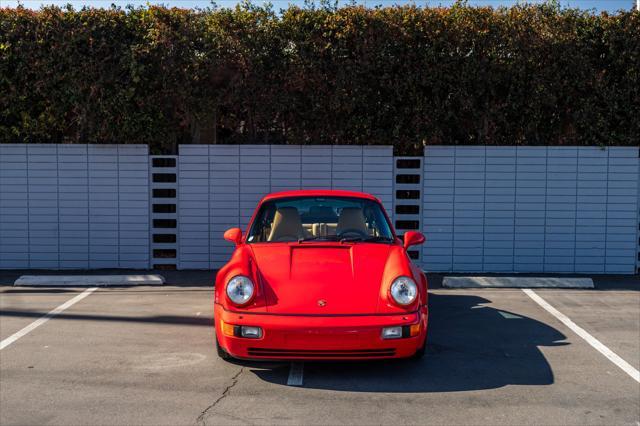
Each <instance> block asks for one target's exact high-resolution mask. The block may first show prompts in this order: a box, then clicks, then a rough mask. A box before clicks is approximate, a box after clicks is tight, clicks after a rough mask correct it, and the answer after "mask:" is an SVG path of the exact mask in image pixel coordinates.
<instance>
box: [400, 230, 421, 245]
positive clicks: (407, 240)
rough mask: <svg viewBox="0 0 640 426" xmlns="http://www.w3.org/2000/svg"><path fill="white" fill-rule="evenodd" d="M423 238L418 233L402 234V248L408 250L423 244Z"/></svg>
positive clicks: (408, 232)
mask: <svg viewBox="0 0 640 426" xmlns="http://www.w3.org/2000/svg"><path fill="white" fill-rule="evenodd" d="M424 241H425V238H424V235H422V233H421V232H418V231H407V232H405V233H404V248H405V249H406V248H408V247H410V246H416V245H418V244H422V243H424Z"/></svg>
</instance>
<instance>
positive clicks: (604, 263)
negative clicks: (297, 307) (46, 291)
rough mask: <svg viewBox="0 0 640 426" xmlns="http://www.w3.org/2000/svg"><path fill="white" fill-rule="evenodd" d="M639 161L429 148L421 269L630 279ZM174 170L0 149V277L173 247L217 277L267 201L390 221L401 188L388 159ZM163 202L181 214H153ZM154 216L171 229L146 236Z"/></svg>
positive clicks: (580, 153) (24, 148)
mask: <svg viewBox="0 0 640 426" xmlns="http://www.w3.org/2000/svg"><path fill="white" fill-rule="evenodd" d="M639 157H640V155H639V152H638V148H622V147H608V148H599V147H482V146H458V147H454V146H429V147H427V148H425V152H424V156H423V157H422V158H420V157H419V159H420V160H421V162H422V176H421V180H420V181H419V182H421V183H420V184H419V185H418V186H417V189H419V190H422V194H420V197H419V198H416V199H417V200H421V201H419V203H421V207H422V209H421V210H420V209H418V210H417V211H420V215H421V216H420V218H421V220H420V221H419V222H420V226H421V227H422V230H423V231H424V233H425V234H426V236H427V242H426V244H425V245H424V246H423V247H422V253H421V254H422V258H421V259H422V260H421V264H422V266H423V267H424V269H426V270H428V271H455V272H518V273H519V272H522V273H525V272H531V273H540V272H549V273H553V272H559V273H623V274H632V273H635V272H636V271H637V268H638V265H640V258H639V257H638V252H639V250H640V248H639V246H640V245H639V237H640V236H639V223H638V221H639V220H640V211H639V206H638V198H639V194H640V188H639V186H640V185H639V179H640V173H639V167H640V163H639V162H640V158H639ZM173 158H176V160H177V162H176V163H175V165H172V166H171V170H172V171H173V173H177V183H175V184H171V185H169V186H171V187H172V188H175V189H173V192H170V193H169V192H167V189H166V188H164V186H166V185H164V186H162V185H161V186H162V188H160V186H158V185H155V186H154V185H152V184H151V182H150V175H152V174H155V173H156V171H154V170H151V169H150V168H149V164H150V159H151V160H152V159H153V158H150V157H149V155H148V147H147V146H145V145H46V144H45V145H26V144H11V145H0V268H5V269H6V268H51V269H85V268H88V269H97V268H149V267H151V266H153V262H152V260H151V256H150V255H151V254H153V253H155V252H156V249H159V248H162V247H165V246H167V247H169V245H170V246H171V248H173V247H176V251H177V253H176V256H175V258H172V259H171V261H172V262H176V261H177V265H176V266H177V267H178V269H207V268H213V269H215V268H218V267H220V266H221V265H223V264H224V263H225V262H226V261H227V260H228V259H229V255H230V254H231V251H232V250H233V247H232V245H231V244H230V243H229V242H227V241H224V240H223V238H222V234H223V233H224V231H225V230H226V229H228V228H230V227H235V226H240V227H242V228H243V229H244V228H246V226H247V224H248V222H249V219H250V217H251V214H252V213H253V210H254V208H255V206H256V204H257V202H258V201H259V199H260V198H261V197H262V196H263V195H265V194H267V193H269V192H273V191H279V190H287V189H301V188H302V189H304V188H306V189H312V188H333V189H351V190H358V191H364V192H369V193H372V194H374V195H376V196H377V197H379V198H380V199H381V200H382V202H383V203H384V205H385V208H386V209H387V211H388V212H389V214H390V215H391V216H393V215H394V196H395V194H394V189H397V188H401V184H398V183H394V157H393V152H392V147H390V146H384V147H381V146H295V145H287V146H278V145H182V146H180V149H179V155H178V156H177V157H173ZM419 170H420V169H419ZM416 182H418V181H416ZM399 185H400V186H399ZM156 186H157V188H156ZM396 186H397V188H396ZM156 189H160V190H161V191H156ZM170 189H171V188H170ZM156 192H157V193H156ZM171 200H173V201H172V203H174V204H175V206H174V209H177V214H174V213H172V211H173V210H172V211H169V212H168V211H165V210H158V211H155V210H153V209H154V204H162V205H163V207H164V205H165V204H167V203H168V202H169V201H171ZM403 211H404V210H403ZM411 211H414V210H411ZM405 213H406V212H405ZM151 215H154V218H156V217H157V218H165V216H166V218H173V217H175V218H176V220H175V224H174V225H172V228H171V229H168V228H167V232H164V231H163V229H164V228H157V229H156V228H153V226H155V224H152V223H151V220H150V216H151ZM166 218H165V219H166ZM396 219H398V218H396ZM399 219H402V217H400V218H399ZM154 223H155V222H154ZM157 225H158V226H165V223H164V222H162V221H161V222H158V223H157ZM173 226H175V227H173ZM154 229H155V231H153V232H152V230H154ZM161 231H162V232H161ZM169 231H170V232H169ZM154 232H155V234H158V235H155V234H154ZM174 233H175V235H174ZM170 234H171V235H170ZM156 239H157V240H158V241H156ZM176 240H177V241H176ZM156 246H157V247H156ZM160 246H162V247H160Z"/></svg>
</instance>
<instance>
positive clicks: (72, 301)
mask: <svg viewBox="0 0 640 426" xmlns="http://www.w3.org/2000/svg"><path fill="white" fill-rule="evenodd" d="M97 289H98V287H91V288H88V289H86V290H85V291H83V292H82V293H80V294H78V295H77V296H76V297H74V298H73V299H69V300H67V301H66V302H64V303H63V304H62V305H60V306H58V307H57V308H55V309H54V310H52V311H50V312H49V313H48V314H46V315H45V316H43V317H41V318H39V319H37V320H35V321H34V322H32V323H31V324H29V325H28V326H26V327H25V328H23V329H22V330H20V331H18V332H17V333H14V334H12V335H11V336H9V337H7V338H6V339H4V340H3V341H1V342H0V351H1V350H3V349H4V348H6V347H7V346H9V345H10V344H12V343H13V342H15V341H16V340H18V339H19V338H21V337H23V336H25V335H27V334H29V333H30V332H31V331H33V330H35V329H36V328H38V327H40V326H41V325H42V324H44V323H45V322H47V321H49V320H50V319H51V318H53V317H54V316H56V315H58V314H59V313H60V312H62V311H64V310H65V309H67V308H68V307H70V306H73V305H74V304H76V303H78V302H79V301H81V300H82V299H84V298H85V297H87V296H88V295H90V294H91V293H93V292H94V291H96V290H97Z"/></svg>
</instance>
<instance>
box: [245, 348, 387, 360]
mask: <svg viewBox="0 0 640 426" xmlns="http://www.w3.org/2000/svg"><path fill="white" fill-rule="evenodd" d="M248 352H249V355H251V356H258V357H264V358H381V357H390V356H394V355H395V354H396V350H395V349H393V348H389V349H335V350H331V349H327V350H314V349H271V348H249V350H248Z"/></svg>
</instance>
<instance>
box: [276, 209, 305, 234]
mask: <svg viewBox="0 0 640 426" xmlns="http://www.w3.org/2000/svg"><path fill="white" fill-rule="evenodd" d="M303 236H304V230H303V229H302V222H301V221H300V214H299V213H298V209H297V208H295V207H282V208H279V209H277V210H276V213H275V215H274V217H273V225H272V226H271V233H270V234H269V238H268V239H267V241H296V240H297V239H298V238H301V237H303Z"/></svg>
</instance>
